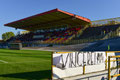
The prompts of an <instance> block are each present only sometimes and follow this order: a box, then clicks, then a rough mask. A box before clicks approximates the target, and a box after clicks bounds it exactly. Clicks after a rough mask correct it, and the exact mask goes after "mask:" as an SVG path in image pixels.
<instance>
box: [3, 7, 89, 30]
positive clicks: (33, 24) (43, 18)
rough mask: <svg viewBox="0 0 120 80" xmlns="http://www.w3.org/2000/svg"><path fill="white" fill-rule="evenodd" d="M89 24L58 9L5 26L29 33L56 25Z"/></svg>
mask: <svg viewBox="0 0 120 80" xmlns="http://www.w3.org/2000/svg"><path fill="white" fill-rule="evenodd" d="M90 22H91V21H90V20H89V19H87V18H85V17H81V16H78V15H75V14H72V13H68V12H65V11H62V10H59V9H53V10H50V11H47V12H43V13H40V14H37V15H33V16H30V17H27V18H24V19H21V20H18V21H14V22H11V23H8V24H5V26H9V27H14V28H19V29H25V30H30V31H31V30H36V29H40V28H49V27H50V28H51V27H53V26H56V25H64V24H67V25H70V26H78V25H85V24H88V23H90Z"/></svg>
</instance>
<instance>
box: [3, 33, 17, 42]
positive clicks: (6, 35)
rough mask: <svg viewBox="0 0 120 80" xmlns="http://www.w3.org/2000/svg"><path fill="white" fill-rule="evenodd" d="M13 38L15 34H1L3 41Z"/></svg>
mask: <svg viewBox="0 0 120 80" xmlns="http://www.w3.org/2000/svg"><path fill="white" fill-rule="evenodd" d="M14 36H15V34H14V33H13V32H6V33H3V34H2V39H3V40H4V41H6V40H8V39H10V38H11V37H14Z"/></svg>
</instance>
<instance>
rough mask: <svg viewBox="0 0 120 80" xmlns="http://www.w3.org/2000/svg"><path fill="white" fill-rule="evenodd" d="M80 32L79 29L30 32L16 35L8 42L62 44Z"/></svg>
mask: <svg viewBox="0 0 120 80" xmlns="http://www.w3.org/2000/svg"><path fill="white" fill-rule="evenodd" d="M79 30H81V28H80V27H79V28H76V27H73V28H65V29H57V31H56V30H45V31H44V30H39V31H34V32H30V33H27V34H22V35H18V36H16V37H13V38H11V39H9V41H12V40H13V41H15V40H18V41H21V42H35V41H39V42H41V43H46V44H47V43H63V42H66V41H67V40H69V39H71V38H72V36H73V35H75V34H77V32H78V31H79Z"/></svg>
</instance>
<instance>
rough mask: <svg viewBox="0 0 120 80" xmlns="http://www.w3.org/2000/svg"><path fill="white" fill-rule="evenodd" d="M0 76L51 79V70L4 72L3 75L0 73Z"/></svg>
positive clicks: (39, 79) (36, 79) (31, 79)
mask: <svg viewBox="0 0 120 80" xmlns="http://www.w3.org/2000/svg"><path fill="white" fill-rule="evenodd" d="M0 77H7V78H8V77H10V78H19V79H26V80H41V79H51V70H44V71H34V72H24V73H13V74H4V75H0Z"/></svg>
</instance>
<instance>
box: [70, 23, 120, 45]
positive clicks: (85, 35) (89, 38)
mask: <svg viewBox="0 0 120 80" xmlns="http://www.w3.org/2000/svg"><path fill="white" fill-rule="evenodd" d="M106 29H109V30H113V31H112V32H108V33H106V35H102V34H101V31H104V30H106ZM118 30H120V28H119V25H109V26H101V27H88V28H86V29H85V30H84V31H83V32H82V34H78V35H76V37H75V38H73V39H72V40H71V41H70V44H77V43H78V42H79V44H80V43H83V42H93V41H97V40H104V39H108V38H109V37H112V34H113V33H114V32H115V31H118ZM110 35H111V36H110Z"/></svg>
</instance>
